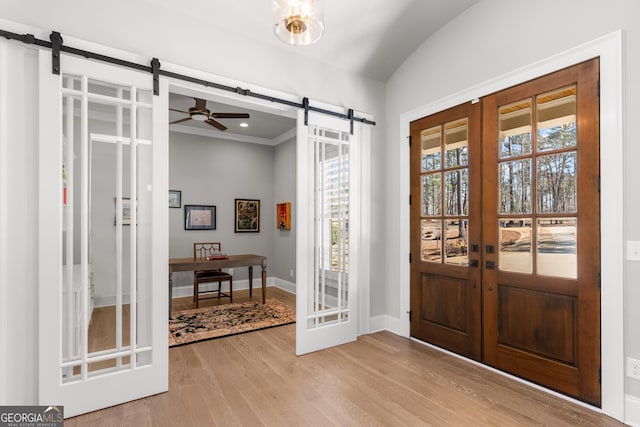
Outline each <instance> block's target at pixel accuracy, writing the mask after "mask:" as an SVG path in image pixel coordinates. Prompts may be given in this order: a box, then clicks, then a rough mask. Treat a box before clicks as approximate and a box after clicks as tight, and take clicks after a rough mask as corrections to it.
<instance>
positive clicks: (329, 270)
mask: <svg viewBox="0 0 640 427" xmlns="http://www.w3.org/2000/svg"><path fill="white" fill-rule="evenodd" d="M303 117H304V112H300V114H299V117H298V140H297V150H298V165H297V166H298V167H297V181H298V189H297V206H298V210H297V219H298V220H297V223H298V224H299V227H298V234H297V237H298V240H297V245H298V259H297V272H298V275H297V279H296V283H297V288H296V306H297V321H296V354H298V355H301V354H305V353H310V352H312V351H316V350H321V349H324V348H327V347H332V346H335V345H339V344H343V343H347V342H350V341H355V339H356V336H357V333H358V309H357V307H358V271H359V268H358V266H359V264H360V239H361V230H360V225H361V220H360V218H361V202H360V200H361V199H360V195H361V188H360V187H361V185H360V183H361V160H362V156H361V138H360V135H361V132H360V130H361V126H359V125H356V126H354V127H355V129H354V135H351V134H350V129H349V122H348V121H346V120H340V119H337V118H333V117H329V116H325V115H320V114H314V113H309V116H308V126H305V125H304V124H303V123H304V121H303Z"/></svg>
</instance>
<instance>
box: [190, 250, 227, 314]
mask: <svg viewBox="0 0 640 427" xmlns="http://www.w3.org/2000/svg"><path fill="white" fill-rule="evenodd" d="M220 251H221V245H220V242H213V243H194V244H193V260H194V261H199V260H209V257H210V256H211V255H213V254H215V253H220ZM227 280H228V281H229V293H224V292H222V290H221V287H222V282H224V281H227ZM211 282H218V289H212V290H209V291H201V290H200V284H201V283H211ZM211 294H213V295H214V296H210V297H205V298H201V297H200V296H201V295H211ZM216 296H217V298H218V300H219V299H220V297H226V298H229V302H233V276H231V275H230V274H228V273H225V272H224V271H222V270H203V271H194V272H193V301H194V302H195V303H196V308H198V307H199V302H200V300H201V299H210V298H215V297H216Z"/></svg>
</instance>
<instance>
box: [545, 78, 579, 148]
mask: <svg viewBox="0 0 640 427" xmlns="http://www.w3.org/2000/svg"><path fill="white" fill-rule="evenodd" d="M536 106H537V124H536V128H537V143H536V149H537V151H538V152H540V151H549V150H558V149H562V148H568V147H575V146H576V145H577V138H576V111H577V107H576V87H575V85H574V86H570V87H567V88H563V89H559V90H555V91H552V92H548V93H545V94H542V95H539V96H538V97H537V98H536Z"/></svg>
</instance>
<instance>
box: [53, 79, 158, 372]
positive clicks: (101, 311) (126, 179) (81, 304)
mask: <svg viewBox="0 0 640 427" xmlns="http://www.w3.org/2000/svg"><path fill="white" fill-rule="evenodd" d="M151 100H152V94H151V92H150V91H142V90H139V89H137V90H135V91H134V90H133V89H132V88H130V87H125V86H118V85H114V84H111V83H109V82H103V81H98V80H95V79H89V78H87V77H85V76H72V75H65V76H63V96H62V106H63V117H62V122H63V147H62V150H63V153H64V155H63V166H62V180H63V184H64V189H65V190H64V191H65V194H64V211H63V223H64V225H63V235H62V241H63V254H64V256H63V261H62V263H63V289H62V293H63V312H64V322H65V327H64V328H63V333H62V348H63V361H64V362H63V363H64V364H65V365H64V366H63V368H62V370H61V372H62V382H63V383H68V382H71V381H74V380H78V379H81V378H82V379H86V378H88V377H94V376H97V375H101V374H103V373H106V372H107V371H104V370H105V369H132V368H135V366H132V364H133V365H135V364H136V362H135V361H136V360H141V361H143V360H147V361H148V360H149V357H148V355H144V356H140V354H142V353H144V352H145V351H148V350H145V349H143V350H140V348H141V347H144V346H148V345H150V344H151V321H150V313H151V305H150V304H151V298H150V295H151V270H152V266H151V259H150V254H151V229H150V227H151V217H152V212H151V205H152V198H151V192H150V189H151V183H152V179H153V177H152V166H151V165H152V143H151V135H152V123H151V117H152V115H151V104H150V102H151ZM140 351H142V353H139V352H140ZM136 353H139V355H138V356H137V357H136ZM147 363H148V362H147Z"/></svg>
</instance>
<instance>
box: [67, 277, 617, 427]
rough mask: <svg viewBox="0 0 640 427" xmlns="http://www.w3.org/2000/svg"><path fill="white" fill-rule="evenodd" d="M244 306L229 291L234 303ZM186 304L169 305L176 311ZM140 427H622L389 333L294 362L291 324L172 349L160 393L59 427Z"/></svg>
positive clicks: (274, 292)
mask: <svg viewBox="0 0 640 427" xmlns="http://www.w3.org/2000/svg"><path fill="white" fill-rule="evenodd" d="M267 296H268V297H270V298H276V299H279V300H281V301H282V302H284V303H286V304H289V305H291V306H295V296H293V295H291V294H288V293H287V292H284V291H281V290H279V289H277V288H269V289H268V293H267ZM258 297H259V293H258V294H254V299H255V298H258ZM243 298H244V299H247V297H246V296H243V293H242V291H237V292H234V302H235V301H238V302H240V301H242V300H243ZM190 301H191V299H190V298H182V299H180V300H176V301H175V303H174V310H180V309H186V308H191V307H192V303H191V302H190ZM223 302H224V300H223ZM206 304H217V300H210V301H207V302H206ZM144 425H148V426H363V425H366V426H429V425H432V426H529V425H537V426H541V425H546V426H554V427H556V426H576V425H581V426H618V425H622V424H620V423H618V422H616V421H615V420H613V419H611V418H609V417H606V416H604V415H601V414H598V413H596V412H593V411H591V410H589V409H586V408H583V407H581V406H579V405H575V404H573V403H571V402H568V401H565V400H563V399H558V398H556V397H553V396H551V395H549V394H547V393H544V392H541V391H538V390H536V389H533V388H531V387H529V386H527V385H525V384H521V383H519V382H516V381H513V380H511V379H509V378H506V377H503V376H501V375H497V374H494V373H492V372H490V371H488V370H486V369H483V368H480V367H477V366H475V365H472V364H470V363H468V362H465V361H464V360H460V359H458V358H456V357H452V356H449V355H447V354H444V353H441V352H439V351H436V350H433V349H431V348H429V347H426V346H423V345H421V344H419V343H416V342H413V341H411V340H408V339H406V338H402V337H399V336H396V335H394V334H392V333H390V332H378V333H375V334H370V335H365V336H361V337H359V338H358V340H357V341H356V342H354V343H350V344H345V345H342V346H339V347H335V348H332V349H328V350H324V351H320V352H316V353H312V354H308V355H305V356H301V357H297V356H296V355H295V325H286V326H280V327H276V328H271V329H265V330H261V331H255V332H250V333H245V334H241V335H235V336H231V337H226V338H219V339H214V340H209V341H203V342H199V343H195V344H190V345H184V346H180V347H176V348H172V349H170V350H169V391H168V392H167V393H163V394H159V395H156V396H151V397H148V398H145V399H140V400H137V401H134V402H129V403H126V404H123V405H119V406H115V407H112V408H108V409H104V410H101V411H96V412H92V413H90V414H86V415H82V416H79V417H75V418H70V419H68V420H66V422H65V426H67V427H69V426H144Z"/></svg>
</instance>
